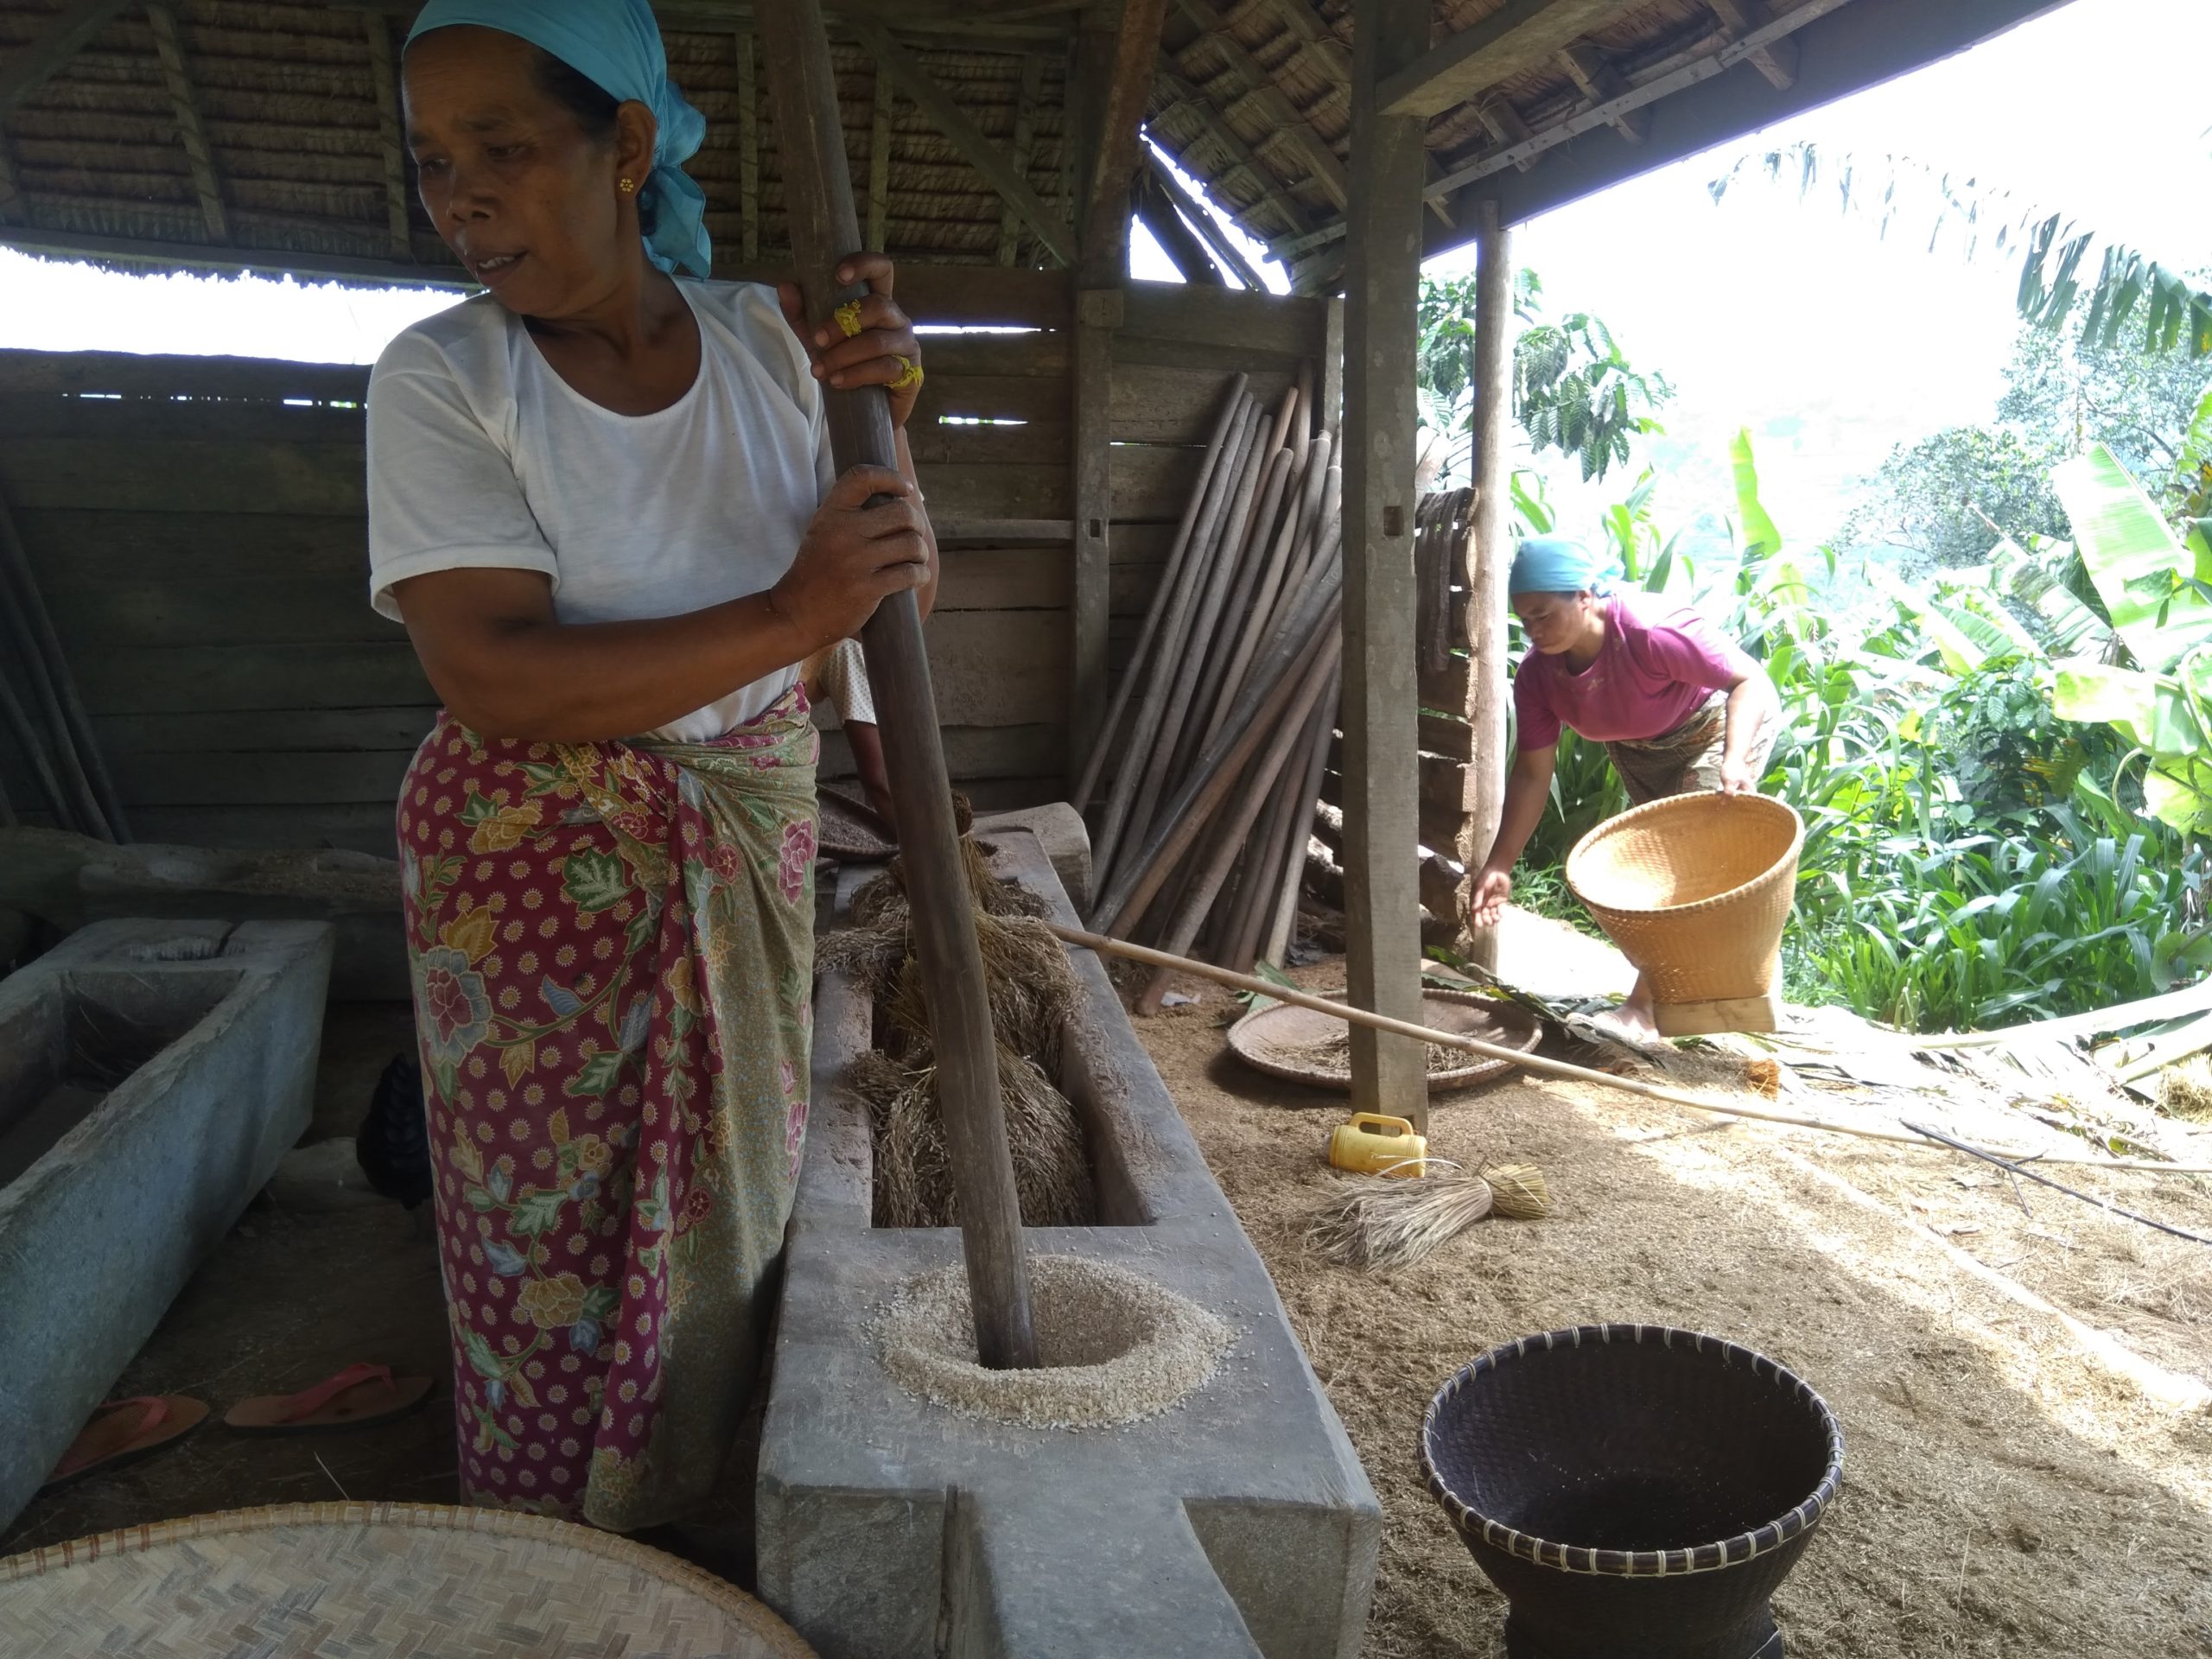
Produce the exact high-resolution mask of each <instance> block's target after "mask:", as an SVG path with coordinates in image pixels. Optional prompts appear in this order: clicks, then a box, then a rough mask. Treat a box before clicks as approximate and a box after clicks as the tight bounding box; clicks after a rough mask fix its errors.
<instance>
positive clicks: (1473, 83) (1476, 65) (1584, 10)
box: [1376, 0, 1646, 116]
mask: <svg viewBox="0 0 2212 1659" xmlns="http://www.w3.org/2000/svg"><path fill="white" fill-rule="evenodd" d="M1644 3H1646V0H1506V4H1505V5H1503V7H1501V8H1500V9H1499V10H1497V11H1494V12H1492V13H1491V15H1490V16H1487V17H1485V18H1484V19H1483V20H1482V21H1481V22H1478V23H1476V24H1475V25H1473V26H1472V27H1471V28H1469V29H1461V30H1460V31H1459V33H1458V34H1457V35H1452V37H1451V38H1450V39H1448V40H1446V41H1441V42H1440V43H1439V44H1438V45H1436V46H1433V47H1432V48H1429V50H1428V51H1427V53H1426V54H1423V55H1422V56H1421V58H1419V59H1418V60H1415V61H1414V62H1412V63H1409V64H1408V65H1407V66H1406V67H1404V68H1403V69H1401V70H1400V71H1398V73H1395V74H1394V75H1392V76H1391V77H1390V78H1389V79H1388V80H1386V81H1384V82H1383V85H1382V86H1381V87H1380V88H1379V89H1377V92H1376V96H1377V97H1378V98H1380V99H1382V100H1383V108H1384V110H1385V111H1386V112H1387V113H1389V114H1391V115H1421V116H1433V115H1441V114H1443V113H1444V111H1446V110H1450V109H1456V108H1457V107H1458V106H1459V105H1462V104H1465V103H1466V102H1467V101H1468V100H1469V99H1472V98H1473V97H1475V96H1476V95H1477V94H1478V93H1480V92H1488V91H1489V90H1490V89H1491V87H1493V86H1497V85H1498V84H1499V83H1500V82H1501V81H1505V80H1510V79H1512V78H1513V77H1514V76H1515V75H1517V74H1521V73H1524V72H1526V71H1528V70H1530V69H1535V68H1537V67H1541V66H1542V65H1545V64H1548V63H1549V62H1551V61H1552V60H1553V58H1554V56H1555V55H1556V54H1558V52H1559V50H1560V48H1562V47H1564V46H1567V45H1569V44H1571V43H1572V42H1573V41H1578V40H1580V38H1581V37H1582V36H1583V35H1587V34H1588V33H1590V31H1591V30H1592V29H1600V28H1603V27H1604V26H1605V24H1606V23H1609V22H1611V21H1612V20H1613V19H1615V18H1616V17H1618V16H1622V15H1623V14H1624V13H1626V12H1630V11H1634V10H1637V7H1638V6H1640V5H1642V4H1644Z"/></svg>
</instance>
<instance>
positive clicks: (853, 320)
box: [829, 300, 861, 340]
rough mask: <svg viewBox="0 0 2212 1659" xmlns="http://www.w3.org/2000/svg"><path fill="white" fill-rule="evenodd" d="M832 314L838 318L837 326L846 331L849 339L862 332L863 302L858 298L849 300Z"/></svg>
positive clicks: (846, 336)
mask: <svg viewBox="0 0 2212 1659" xmlns="http://www.w3.org/2000/svg"><path fill="white" fill-rule="evenodd" d="M829 315H831V316H833V317H835V318H836V320H837V327H840V328H842V329H843V330H844V331H845V338H846V339H847V340H850V339H851V338H852V337H853V336H854V335H855V334H858V333H860V331H861V302H859V301H858V300H847V301H846V302H844V303H843V304H842V305H841V306H839V307H838V308H836V310H835V311H832V312H831V313H830V314H829Z"/></svg>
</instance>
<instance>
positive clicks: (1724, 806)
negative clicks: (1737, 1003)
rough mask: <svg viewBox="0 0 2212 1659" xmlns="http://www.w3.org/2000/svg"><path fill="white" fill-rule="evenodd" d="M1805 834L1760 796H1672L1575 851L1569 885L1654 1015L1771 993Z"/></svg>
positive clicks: (1630, 814) (1597, 832) (1791, 813)
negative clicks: (1634, 975) (1655, 1009)
mask: <svg viewBox="0 0 2212 1659" xmlns="http://www.w3.org/2000/svg"><path fill="white" fill-rule="evenodd" d="M1804 842H1805V824H1804V821H1803V820H1802V819H1801V818H1800V817H1798V816H1797V814H1796V811H1795V810H1793V809H1792V808H1791V807H1790V806H1789V803H1788V802H1786V801H1777V800H1776V799H1774V798H1772V797H1771V796H1766V795H1721V794H1703V795H1672V796H1669V797H1668V798H1665V799H1663V800H1657V801H1651V802H1648V803H1646V804H1644V805H1643V806H1638V807H1632V808H1630V810H1628V811H1626V812H1624V813H1622V814H1621V815H1620V816H1619V817H1615V818H1608V819H1607V820H1606V821H1605V823H1601V824H1599V826H1598V827H1597V828H1596V829H1592V831H1591V832H1590V833H1589V834H1588V835H1586V836H1583V837H1582V839H1581V840H1580V842H1576V843H1575V848H1574V850H1573V852H1571V853H1569V854H1568V855H1567V886H1568V887H1572V888H1573V890H1574V896H1575V897H1576V898H1578V899H1580V900H1581V901H1582V902H1583V904H1584V905H1585V906H1587V907H1588V909H1589V912H1590V913H1591V915H1592V916H1594V917H1595V918H1597V920H1598V925H1599V926H1600V927H1602V928H1604V929H1605V932H1606V933H1607V935H1608V936H1610V937H1611V939H1612V941H1613V943H1614V944H1617V945H1618V946H1619V947H1620V950H1621V954H1622V955H1623V956H1624V957H1627V958H1628V959H1629V961H1630V963H1633V964H1634V965H1635V966H1636V968H1637V969H1638V970H1639V971H1640V972H1642V973H1643V975H1644V976H1646V977H1647V978H1648V979H1649V982H1650V984H1651V990H1652V995H1653V997H1654V999H1655V1000H1656V1001H1659V1002H1662V1003H1668V1002H1676V1003H1679V1002H1707V1001H1720V1000H1724V999H1727V998H1735V997H1757V996H1761V995H1765V994H1766V993H1767V992H1768V991H1769V990H1770V989H1772V988H1773V985H1774V977H1775V969H1776V965H1777V961H1778V958H1779V953H1780V950H1781V947H1782V929H1783V924H1784V923H1785V922H1786V921H1788V919H1789V904H1790V900H1791V899H1792V898H1793V897H1794V896H1795V895H1796V890H1797V853H1798V849H1800V848H1801V847H1802V846H1803V845H1804Z"/></svg>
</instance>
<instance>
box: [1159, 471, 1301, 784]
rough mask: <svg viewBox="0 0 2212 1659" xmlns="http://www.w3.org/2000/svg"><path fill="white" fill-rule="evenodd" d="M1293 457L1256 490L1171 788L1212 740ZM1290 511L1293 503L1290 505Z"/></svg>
mask: <svg viewBox="0 0 2212 1659" xmlns="http://www.w3.org/2000/svg"><path fill="white" fill-rule="evenodd" d="M1297 466H1298V461H1297V457H1296V456H1294V454H1292V453H1291V452H1290V451H1289V450H1287V449H1278V450H1276V451H1275V453H1274V459H1273V460H1271V461H1269V462H1268V476H1267V480H1266V481H1265V482H1264V483H1263V484H1262V486H1261V487H1260V505H1259V507H1258V510H1257V511H1255V512H1254V513H1253V515H1252V524H1251V528H1250V530H1249V531H1248V533H1247V534H1246V536H1245V538H1244V551H1243V556H1241V557H1239V559H1238V560H1237V562H1236V566H1237V568H1236V582H1235V584H1234V585H1233V586H1232V587H1231V588H1230V590H1229V597H1228V600H1227V601H1225V602H1224V604H1223V606H1222V607H1221V618H1220V622H1219V625H1218V628H1219V631H1218V632H1217V633H1216V634H1215V636H1214V637H1213V638H1212V639H1208V640H1207V641H1206V642H1205V652H1204V653H1203V656H1204V661H1203V662H1202V663H1201V664H1200V666H1199V671H1198V681H1197V683H1196V685H1195V686H1194V688H1193V689H1192V695H1191V712H1190V718H1189V719H1188V720H1186V721H1184V723H1183V731H1182V735H1181V737H1180V738H1179V741H1177V744H1176V748H1175V757H1174V759H1173V761H1172V762H1171V763H1170V764H1169V766H1168V769H1167V778H1168V781H1169V783H1170V784H1171V785H1172V784H1173V782H1174V780H1175V779H1177V778H1179V776H1180V775H1181V774H1182V771H1183V768H1184V767H1185V766H1188V765H1189V764H1190V763H1191V760H1192V758H1193V757H1194V756H1196V755H1197V753H1198V751H1199V750H1200V749H1201V748H1203V747H1205V741H1206V739H1207V738H1209V737H1211V735H1212V726H1211V710H1212V708H1213V704H1214V700H1215V698H1216V697H1217V696H1218V695H1219V693H1220V690H1221V687H1222V684H1223V683H1224V677H1225V676H1226V674H1227V673H1228V670H1229V664H1230V658H1231V656H1233V655H1234V653H1235V642H1236V639H1238V638H1239V637H1240V636H1241V635H1242V633H1243V629H1244V626H1245V623H1246V620H1247V617H1248V613H1249V612H1250V610H1251V608H1252V596H1253V594H1254V592H1255V590H1256V589H1257V588H1258V587H1259V585H1260V581H1261V578H1262V576H1263V575H1265V573H1266V567H1267V563H1268V548H1269V547H1270V546H1271V545H1272V544H1273V543H1274V525H1275V523H1276V521H1277V520H1278V519H1279V518H1281V513H1282V510H1283V507H1284V505H1285V503H1286V502H1287V501H1289V500H1290V498H1291V474H1293V473H1294V472H1295V471H1296V470H1297ZM1293 505H1294V503H1293Z"/></svg>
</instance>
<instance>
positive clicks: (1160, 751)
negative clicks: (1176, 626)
mask: <svg viewBox="0 0 2212 1659" xmlns="http://www.w3.org/2000/svg"><path fill="white" fill-rule="evenodd" d="M1273 464H1274V456H1273V455H1272V454H1268V453H1266V452H1265V451H1264V450H1262V448H1261V447H1260V444H1259V443H1258V442H1255V444H1254V445H1253V448H1252V450H1251V453H1250V454H1249V457H1248V459H1247V460H1246V461H1245V465H1244V475H1243V478H1242V479H1241V480H1238V483H1237V486H1236V500H1235V503H1234V504H1233V505H1232V506H1231V507H1230V515H1229V519H1228V522H1227V524H1226V525H1225V526H1224V529H1223V531H1222V537H1221V547H1220V551H1219V552H1218V554H1217V556H1216V557H1215V559H1214V561H1213V569H1212V570H1211V572H1210V573H1209V575H1208V579H1207V582H1206V587H1205V593H1204V594H1201V595H1200V597H1199V600H1198V611H1197V613H1196V615H1195V617H1194V618H1193V620H1192V624H1191V644H1190V646H1189V648H1188V649H1186V650H1185V652H1184V653H1183V659H1182V661H1181V662H1180V663H1179V664H1178V665H1177V668H1176V673H1175V682H1174V684H1173V687H1172V688H1171V689H1170V690H1169V692H1168V696H1167V702H1166V709H1165V710H1164V712H1163V713H1162V715H1161V716H1160V735H1159V737H1158V739H1157V741H1155V743H1154V748H1153V751H1152V754H1151V756H1150V758H1149V759H1148V760H1147V762H1146V763H1145V769H1144V776H1143V779H1141V782H1140V783H1139V784H1138V785H1137V796H1136V804H1135V805H1134V806H1133V807H1132V808H1131V809H1130V812H1131V817H1132V823H1131V825H1130V826H1129V829H1128V833H1130V834H1131V835H1132V836H1134V838H1135V839H1136V840H1137V841H1139V842H1142V841H1143V840H1144V839H1145V837H1146V836H1147V835H1149V834H1150V833H1151V831H1152V829H1153V828H1154V825H1155V824H1156V823H1157V822H1158V820H1157V818H1156V817H1155V814H1156V812H1157V810H1158V808H1159V804H1160V799H1161V797H1162V796H1163V795H1164V794H1169V793H1172V791H1173V788H1174V785H1175V784H1176V782H1177V781H1178V779H1177V778H1176V777H1175V776H1174V775H1173V772H1172V770H1171V769H1172V768H1173V766H1174V765H1175V758H1176V755H1177V753H1179V751H1180V750H1181V749H1182V747H1183V739H1184V721H1186V720H1187V719H1188V718H1189V717H1190V709H1191V699H1192V696H1193V695H1194V694H1195V692H1196V691H1197V689H1198V676H1199V675H1200V674H1201V673H1203V672H1204V671H1205V659H1206V656H1207V653H1208V650H1209V648H1210V647H1211V643H1212V640H1213V636H1214V630H1215V629H1216V628H1217V626H1219V624H1220V620H1221V611H1222V607H1223V605H1224V603H1226V602H1227V600H1228V597H1229V588H1230V583H1231V582H1233V581H1234V580H1235V578H1236V568H1237V565H1238V564H1239V563H1241V562H1242V560H1243V552H1244V544H1245V541H1246V539H1247V537H1248V535H1249V531H1250V527H1251V521H1252V509H1253V506H1254V505H1255V498H1256V497H1257V495H1258V493H1259V491H1260V488H1261V486H1262V481H1263V480H1264V479H1265V476H1266V474H1267V473H1268V471H1269V470H1270V468H1271V467H1272V466H1273Z"/></svg>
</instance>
